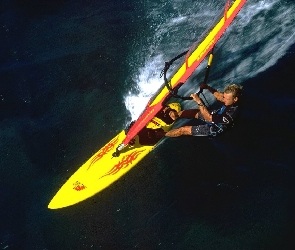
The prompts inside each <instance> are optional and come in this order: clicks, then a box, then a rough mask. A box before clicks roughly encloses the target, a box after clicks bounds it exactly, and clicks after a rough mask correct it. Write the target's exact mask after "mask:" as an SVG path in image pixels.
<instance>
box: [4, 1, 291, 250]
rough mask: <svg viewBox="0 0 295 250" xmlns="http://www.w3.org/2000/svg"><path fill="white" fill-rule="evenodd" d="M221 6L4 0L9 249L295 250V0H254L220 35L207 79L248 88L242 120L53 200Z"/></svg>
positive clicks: (197, 77)
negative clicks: (69, 202) (93, 191)
mask: <svg viewBox="0 0 295 250" xmlns="http://www.w3.org/2000/svg"><path fill="white" fill-rule="evenodd" d="M223 5H224V1H216V0H212V1H211V0H210V1H208V0H206V1H192V0H188V1H177V0H169V1H161V0H158V1H156V0H154V1H143V0H124V1H118V0H108V1H106V0H100V1H93V0H87V1H85V0H84V1H82V0H72V1H70V0H62V1H53V0H39V1H32V0H31V1H28V0H2V1H1V3H0V35H1V36H0V37H1V39H0V52H1V53H0V122H1V123H0V126H1V130H0V131H1V132H0V133H1V134H0V136H1V137H0V138H1V140H0V147H1V150H0V154H1V165H0V171H1V172H0V181H1V188H0V190H1V195H0V209H1V210H0V211H1V213H0V249H28V250H31V249H43V250H45V249H48V250H55V249H62V250H65V249H201V250H203V249H210V250H211V249H214V250H215V249H226V250H228V249H233V250H236V249H245V250H250V249H251V250H252V249H253V250H256V249H294V247H295V246H294V245H295V244H294V241H293V238H294V237H293V235H294V229H295V228H294V222H295V217H294V210H295V203H294V194H295V191H294V190H295V184H294V177H295V176H294V174H295V171H294V141H295V133H294V129H295V119H294V111H295V108H294V107H295V94H294V93H295V92H294V90H295V88H294V83H295V73H294V72H295V71H294V65H295V45H294V44H295V35H294V34H295V25H294V23H295V19H294V17H295V3H294V2H293V1H281V0H265V1H259V0H253V1H248V3H247V4H246V5H245V7H244V8H243V9H242V11H241V13H240V14H239V16H238V17H237V19H236V20H235V21H234V23H233V25H232V26H231V27H230V28H229V29H228V31H227V32H226V33H225V35H224V36H223V38H222V39H221V40H220V42H219V43H218V44H217V47H216V49H215V58H214V61H213V64H212V69H211V74H210V78H209V83H210V84H211V85H212V86H214V87H216V88H218V89H222V88H223V87H224V85H225V84H227V83H230V82H236V83H239V84H241V85H243V87H244V94H243V100H242V101H243V105H242V106H243V107H242V114H241V117H240V120H239V121H238V123H237V124H236V126H235V128H234V129H232V130H231V131H228V133H226V134H224V135H222V136H220V137H218V138H215V139H208V138H192V137H182V138H177V139H168V140H166V141H165V142H164V143H163V144H161V145H160V146H159V147H158V148H157V149H156V150H155V151H153V152H152V153H151V154H149V155H148V157H146V159H144V160H143V161H142V162H141V163H140V164H138V165H137V166H136V167H135V168H134V169H133V170H132V171H130V172H129V173H128V174H126V175H125V176H124V177H122V179H120V180H119V181H118V182H116V183H115V184H113V185H112V186H110V187H109V188H107V189H106V190H104V191H103V192H101V193H99V194H97V195H96V196H94V197H92V198H90V199H88V200H87V201H85V202H82V203H80V204H77V205H75V206H72V207H69V208H65V209H60V210H54V211H52V210H48V209H47V205H48V203H49V201H50V200H51V198H52V197H53V196H54V194H55V193H56V192H57V190H58V189H59V187H60V186H61V185H62V184H63V183H64V182H65V180H66V179H67V178H68V177H69V176H70V175H71V174H73V173H74V172H75V171H76V170H77V169H78V167H79V166H80V165H81V164H82V163H83V162H85V161H86V160H87V159H88V158H89V157H90V156H91V155H92V154H93V153H94V152H96V151H97V150H98V149H99V148H100V147H102V146H103V145H104V144H105V143H106V142H108V141H109V140H110V139H111V138H112V137H113V136H114V135H115V134H116V133H118V132H119V131H121V130H122V129H123V128H124V127H125V125H126V124H127V123H128V122H129V121H130V120H131V119H134V118H135V117H136V116H137V115H138V114H139V112H140V111H141V109H142V107H143V106H144V105H145V104H146V100H147V99H148V97H149V96H150V95H151V94H152V93H153V92H154V91H155V90H156V88H157V86H158V85H159V84H161V83H162V79H159V73H160V71H161V69H162V66H163V63H164V62H165V61H167V60H170V59H171V58H173V57H174V56H176V55H178V54H179V53H180V52H183V51H184V50H186V49H188V48H189V47H190V45H191V44H192V42H194V41H195V40H197V38H198V37H199V36H200V35H201V34H202V33H203V32H204V31H205V30H206V28H207V27H208V26H210V24H211V23H212V21H213V19H214V18H213V17H214V16H216V15H217V14H218V13H219V11H220V10H221V9H222V7H223ZM204 67H205V64H203V65H201V67H200V69H199V71H198V72H196V74H194V75H193V76H192V77H191V79H190V80H189V81H188V83H187V85H186V86H184V87H183V93H184V94H185V93H192V92H196V88H197V87H196V86H198V84H199V83H200V82H202V79H203V77H204ZM206 97H207V98H208V100H209V102H210V104H212V105H214V103H213V100H212V98H211V97H210V94H208V95H207V96H206ZM182 105H183V106H184V107H194V104H193V103H191V102H182Z"/></svg>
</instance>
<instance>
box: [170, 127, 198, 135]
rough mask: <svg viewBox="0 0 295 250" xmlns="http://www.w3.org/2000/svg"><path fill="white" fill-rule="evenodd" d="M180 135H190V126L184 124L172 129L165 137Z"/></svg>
mask: <svg viewBox="0 0 295 250" xmlns="http://www.w3.org/2000/svg"><path fill="white" fill-rule="evenodd" d="M181 135H192V126H184V127H180V128H177V129H172V130H170V131H168V132H167V133H166V134H165V136H167V137H178V136H181Z"/></svg>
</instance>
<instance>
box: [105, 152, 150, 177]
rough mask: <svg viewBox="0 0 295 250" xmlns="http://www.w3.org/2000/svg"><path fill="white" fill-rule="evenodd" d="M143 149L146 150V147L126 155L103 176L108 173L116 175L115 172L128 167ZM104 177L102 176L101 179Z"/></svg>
mask: <svg viewBox="0 0 295 250" xmlns="http://www.w3.org/2000/svg"><path fill="white" fill-rule="evenodd" d="M143 151H145V149H144V150H137V151H134V152H132V153H130V154H129V155H125V156H124V157H123V158H122V160H121V161H119V162H118V163H117V164H116V165H115V166H114V167H113V168H112V169H111V170H110V171H109V172H107V173H106V174H105V175H103V176H102V177H105V176H107V175H114V174H116V173H118V172H119V171H120V170H121V169H122V168H127V167H128V166H129V164H131V163H132V162H133V161H134V160H135V159H136V158H137V157H138V156H139V155H140V154H141V152H143ZM102 177H100V179H101V178H102Z"/></svg>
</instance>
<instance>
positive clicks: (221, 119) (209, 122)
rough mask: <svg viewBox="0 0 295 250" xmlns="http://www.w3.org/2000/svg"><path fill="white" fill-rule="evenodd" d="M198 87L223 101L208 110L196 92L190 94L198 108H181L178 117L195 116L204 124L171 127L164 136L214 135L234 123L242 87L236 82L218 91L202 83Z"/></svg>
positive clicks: (189, 117)
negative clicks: (214, 109) (212, 109)
mask: <svg viewBox="0 0 295 250" xmlns="http://www.w3.org/2000/svg"><path fill="white" fill-rule="evenodd" d="M200 89H201V90H203V89H207V90H209V91H210V92H211V93H212V94H213V95H214V97H215V98H216V99H217V100H218V101H220V102H222V103H223V105H222V107H221V108H220V109H218V110H216V111H212V112H210V111H209V110H208V109H207V107H206V106H205V105H204V104H203V101H202V100H201V98H200V97H199V96H198V94H191V97H192V98H193V100H194V101H195V102H196V103H197V104H198V106H199V109H189V110H182V111H180V112H179V113H178V115H179V118H188V119H191V118H196V119H200V120H202V121H203V122H204V124H201V125H197V126H183V127H180V128H177V129H172V130H170V131H168V132H167V133H166V134H165V136H167V137H178V136H181V135H192V136H216V135H217V134H220V133H222V132H223V131H225V130H226V129H228V128H230V127H232V126H233V125H234V120H235V119H236V117H237V114H238V108H239V105H238V100H239V98H240V96H241V93H242V87H241V86H238V85H237V84H231V85H228V86H226V87H225V89H224V92H218V91H217V90H216V89H214V88H212V87H210V86H208V85H207V84H204V83H203V84H201V86H200Z"/></svg>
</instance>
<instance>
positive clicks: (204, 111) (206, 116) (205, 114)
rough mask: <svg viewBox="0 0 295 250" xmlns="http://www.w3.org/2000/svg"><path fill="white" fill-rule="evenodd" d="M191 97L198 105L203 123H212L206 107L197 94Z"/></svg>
mask: <svg viewBox="0 0 295 250" xmlns="http://www.w3.org/2000/svg"><path fill="white" fill-rule="evenodd" d="M191 97H192V98H193V99H194V101H195V102H196V103H197V104H198V105H199V110H200V112H201V114H202V116H203V117H204V119H205V121H207V122H212V115H211V114H210V112H209V111H208V109H207V108H206V106H205V105H204V104H203V102H202V100H201V99H200V97H199V96H198V95H197V94H191Z"/></svg>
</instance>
